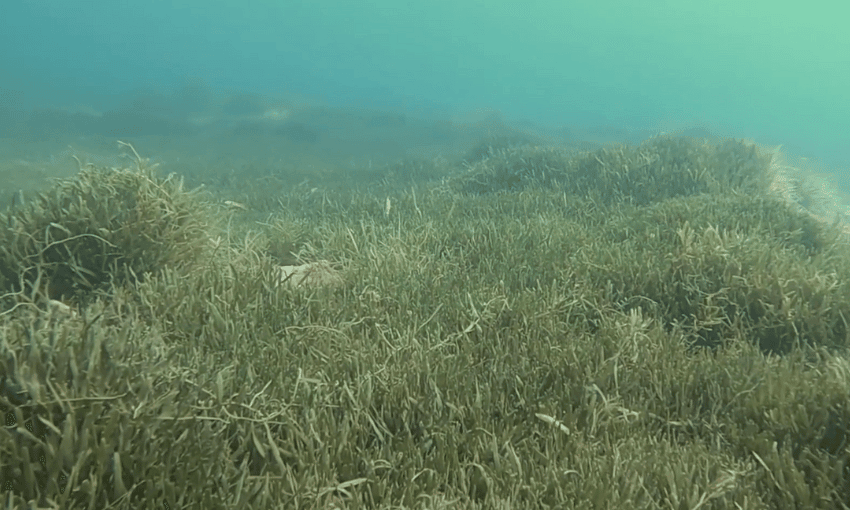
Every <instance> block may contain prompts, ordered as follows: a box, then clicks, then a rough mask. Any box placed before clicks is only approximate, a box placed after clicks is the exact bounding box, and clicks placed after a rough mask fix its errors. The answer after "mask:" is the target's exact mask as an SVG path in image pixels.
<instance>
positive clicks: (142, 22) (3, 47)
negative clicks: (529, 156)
mask: <svg viewBox="0 0 850 510" xmlns="http://www.w3.org/2000/svg"><path fill="white" fill-rule="evenodd" d="M848 19H850V4H848V3H846V2H838V1H829V2H827V1H820V2H818V1H815V2H808V3H805V2H775V1H766V0H750V1H746V2H741V1H740V0H714V1H708V2H706V1H699V2H696V1H689V0H680V1H669V0H666V1H659V0H647V1H644V2H633V1H626V0H619V1H613V0H601V1H591V2H583V1H581V2H565V1H563V0H560V1H554V0H530V1H526V2H522V3H519V2H498V1H494V0H489V1H482V0H429V1H405V2H400V1H398V0H367V1H350V0H311V1H291V0H288V1H280V0H278V1H259V0H253V1H242V2H235V1H208V0H205V1H197V0H184V1H182V2H170V1H169V2H165V1H156V0H154V1H148V2H115V1H105V0H94V1H87V2H69V1H60V0H45V1H42V2H34V1H29V0H6V1H5V2H4V7H3V15H2V19H0V69H2V72H1V73H0V92H2V93H0V106H2V107H5V108H32V107H44V106H50V107H63V108H77V109H80V108H82V109H84V111H95V112H103V111H108V110H109V109H110V108H116V107H118V106H120V105H121V104H124V103H126V101H127V98H128V97H135V96H137V95H139V94H150V93H151V91H157V92H158V93H161V92H163V91H173V90H181V88H185V87H187V84H188V86H189V88H190V89H191V88H192V87H195V89H194V90H202V89H203V90H206V89H207V88H209V89H210V90H226V91H244V92H248V93H258V94H265V95H270V96H274V97H280V98H285V99H286V101H289V102H291V101H296V100H297V101H300V102H304V103H309V104H314V105H315V104H328V105H335V106H343V107H364V108H376V109H382V110H390V111H398V112H404V113H407V114H411V115H418V116H423V117H428V116H431V117H446V118H448V119H464V118H468V117H469V116H473V117H474V116H475V115H478V114H480V112H485V114H487V115H489V114H493V112H495V114H496V115H498V116H499V118H502V119H504V120H505V121H507V122H517V123H519V122H522V123H527V124H533V125H535V126H546V127H548V128H559V127H562V126H571V127H575V126H579V127H582V128H583V127H587V128H593V129H597V130H602V131H603V132H606V133H613V134H615V135H617V134H622V135H623V136H624V137H631V138H641V137H644V136H646V135H648V134H651V133H653V132H658V131H662V130H665V131H669V130H679V129H684V128H689V127H700V128H702V129H706V130H708V131H710V132H712V133H720V134H724V135H732V136H739V137H748V138H753V139H756V140H757V141H759V142H761V143H764V144H772V145H777V144H783V145H784V147H785V148H786V149H787V150H789V151H791V152H794V153H796V154H799V155H800V156H803V157H808V158H813V159H817V160H819V161H822V162H823V163H824V164H826V165H828V166H829V167H830V168H831V169H833V172H838V173H837V174H836V177H837V178H838V179H837V180H838V181H839V182H840V183H841V184H843V185H845V186H847V187H848V188H850V184H848V182H847V181H846V179H845V178H844V176H843V175H842V174H841V173H840V172H841V171H843V170H846V169H847V167H848V166H850V165H848V162H850V127H848V126H849V125H850V99H848V97H847V91H848V90H850V51H848V48H850V31H848V30H847V20H848ZM201 95H203V94H201ZM196 96H197V95H193V96H192V97H187V96H184V97H178V98H177V99H176V100H175V101H174V102H173V103H172V104H170V105H168V106H167V107H168V108H171V109H172V110H176V111H180V110H183V111H182V113H186V114H187V115H190V114H192V113H197V111H198V110H202V109H203V107H204V101H205V98H204V97H196ZM193 103H196V104H193Z"/></svg>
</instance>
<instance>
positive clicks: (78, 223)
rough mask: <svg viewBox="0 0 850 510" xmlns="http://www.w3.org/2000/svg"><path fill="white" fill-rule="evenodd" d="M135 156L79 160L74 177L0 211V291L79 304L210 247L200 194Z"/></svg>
mask: <svg viewBox="0 0 850 510" xmlns="http://www.w3.org/2000/svg"><path fill="white" fill-rule="evenodd" d="M128 147H130V146H129V145H128ZM130 149H132V147H130ZM133 154H134V156H135V162H134V164H133V165H132V166H130V167H127V168H100V167H95V166H92V165H87V166H83V165H81V168H80V172H79V173H78V174H77V175H76V176H75V177H74V178H73V179H68V180H61V181H57V182H56V183H55V185H54V186H53V187H52V188H51V189H50V190H48V191H47V192H46V193H43V194H40V195H38V196H37V197H36V198H35V199H34V200H31V201H30V202H28V203H26V204H23V205H21V206H19V207H17V208H14V209H12V210H9V211H7V212H5V213H0V222H2V224H3V225H4V226H5V227H6V228H3V229H2V230H0V291H2V292H3V293H4V294H7V295H16V296H17V297H18V298H20V297H23V296H26V297H27V298H28V299H30V300H35V299H36V298H37V299H39V300H43V299H57V300H70V301H81V300H85V299H86V297H87V296H90V295H91V294H92V293H93V292H94V291H97V290H103V289H105V288H106V287H107V286H108V285H109V284H110V283H111V282H120V281H124V280H126V279H127V278H134V279H135V278H143V277H144V275H146V274H148V273H155V272H157V271H159V270H161V269H162V268H163V267H165V266H168V265H182V264H187V263H191V262H192V261H193V260H194V259H195V257H197V255H198V254H199V252H200V250H202V248H203V247H204V246H205V245H206V244H208V241H207V237H205V236H206V228H207V225H206V221H207V220H206V217H205V216H204V215H203V214H201V213H202V209H203V207H202V202H201V201H200V200H199V197H198V194H197V193H196V192H193V191H187V190H185V189H184V188H183V183H182V180H181V179H179V178H177V177H176V176H174V175H169V176H167V177H165V178H160V177H158V176H157V175H156V172H155V169H156V165H151V164H150V163H149V161H148V160H147V159H143V158H141V157H139V156H138V154H137V153H136V152H135V150H133Z"/></svg>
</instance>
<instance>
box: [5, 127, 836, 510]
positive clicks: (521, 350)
mask: <svg viewBox="0 0 850 510" xmlns="http://www.w3.org/2000/svg"><path fill="white" fill-rule="evenodd" d="M775 154H776V153H775V151H770V150H766V149H763V148H760V147H758V146H755V145H753V144H749V143H745V142H742V141H734V140H733V141H728V142H724V143H721V144H708V143H705V142H701V141H695V140H690V139H683V138H682V139H680V138H659V139H654V140H652V141H650V142H647V143H645V144H643V145H640V146H623V147H613V146H608V147H603V148H600V149H597V150H594V151H591V152H579V151H572V150H566V149H563V148H557V147H538V146H531V145H523V146H510V147H506V148H502V149H498V150H494V151H491V152H488V153H487V154H482V155H481V159H480V160H476V161H474V162H468V163H467V164H458V165H455V166H454V167H451V168H447V169H446V171H447V172H448V174H447V175H445V176H443V178H442V179H434V178H433V175H432V172H431V170H433V169H436V168H446V166H447V165H448V164H447V163H446V162H445V160H440V161H439V162H438V163H435V164H433V165H431V166H428V167H427V168H426V169H427V170H428V171H427V172H423V173H422V178H421V179H414V180H411V178H410V176H404V177H403V178H399V179H396V178H395V177H393V175H396V173H397V171H398V169H399V168H403V167H404V164H402V165H400V166H396V167H392V168H390V169H389V170H388V172H390V173H389V174H388V176H387V178H386V179H384V180H382V181H380V182H379V183H377V184H374V183H375V182H376V181H372V183H373V184H374V185H373V186H371V188H370V190H369V191H352V190H340V191H327V190H324V189H320V188H305V187H298V186H296V187H291V188H289V189H288V190H283V191H281V190H280V189H275V190H274V195H271V192H270V191H269V189H264V187H263V186H257V187H255V188H251V192H250V193H248V192H245V193H243V194H241V195H239V196H234V195H233V193H234V190H232V189H228V188H217V189H215V188H213V189H208V190H207V191H205V192H204V193H200V192H199V191H188V190H186V189H184V188H183V187H181V186H180V185H179V180H178V179H177V178H176V177H174V176H170V177H160V176H159V175H158V173H157V172H155V171H154V169H152V168H150V167H149V165H148V164H147V163H146V162H145V160H143V159H142V158H139V157H136V158H135V160H134V164H132V165H130V166H129V167H127V168H117V169H104V168H83V169H81V171H80V173H79V174H78V175H77V176H76V177H75V178H73V179H70V180H65V181H61V182H58V183H57V184H56V185H55V187H54V188H53V189H52V190H51V191H48V192H47V193H46V194H44V195H43V196H42V197H40V198H38V199H36V200H35V201H33V202H32V203H31V204H28V205H25V206H23V207H21V208H18V209H14V210H9V211H7V212H6V213H4V215H3V216H2V218H0V219H2V221H3V224H4V226H5V229H4V230H3V233H2V236H3V243H2V245H0V246H2V257H0V274H2V278H3V280H2V284H3V288H4V289H5V293H6V296H5V297H4V300H5V301H4V302H3V308H2V310H0V412H2V414H3V416H4V420H5V421H4V427H2V428H0V459H2V466H0V488H2V498H3V504H4V505H6V506H7V507H10V508H11V507H24V506H30V507H59V508H207V509H216V508H221V509H225V508H428V509H432V508H549V507H551V508H567V509H570V508H575V509H587V508H603V509H604V508H610V509H621V508H632V509H643V508H646V509H650V508H653V509H654V508H675V509H680V508H681V509H690V510H695V509H703V510H705V509H729V510H732V509H740V508H765V509H766V508H778V509H799V508H807V509H833V508H847V506H846V505H847V501H850V450H848V448H850V446H848V444H850V441H848V438H850V435H848V432H849V431H848V428H850V425H848V424H850V393H849V392H848V387H850V386H848V385H850V358H848V342H850V332H848V327H847V320H848V318H850V246H848V238H847V235H846V233H845V232H844V226H843V225H842V224H840V223H837V222H832V221H824V220H823V218H822V217H821V216H820V215H813V214H810V213H809V212H808V211H807V209H806V207H801V206H800V204H795V203H791V202H792V200H791V199H789V197H793V196H796V195H794V194H793V193H777V192H776V187H777V186H778V185H782V183H781V182H780V183H779V184H777V181H776V179H775V175H776V174H775V172H776V164H775V159H774V158H775ZM393 172H395V173H393ZM782 182H784V183H788V182H792V181H788V180H785V181H782ZM266 188H269V187H266ZM240 189H242V190H244V189H246V188H240ZM224 200H228V201H238V203H239V204H240V205H241V206H242V207H239V208H232V207H224V206H219V205H218V204H222V203H223V201H224ZM284 264H285V265H287V266H289V265H291V266H297V265H303V266H305V267H311V268H322V270H323V271H326V272H327V274H330V275H333V279H332V283H333V284H332V285H324V284H322V283H321V282H322V281H326V280H320V279H316V283H315V284H312V283H311V284H307V282H308V279H307V278H303V279H302V280H300V281H299V282H298V283H299V284H298V285H293V284H290V283H291V281H292V278H293V277H292V276H291V275H292V274H294V273H289V272H287V271H288V270H284V269H282V266H283V265H284ZM310 281H312V280H310ZM54 301H59V302H63V303H66V304H68V307H69V308H70V310H66V309H64V308H58V307H57V306H56V305H55V304H53V305H51V303H52V302H54Z"/></svg>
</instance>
